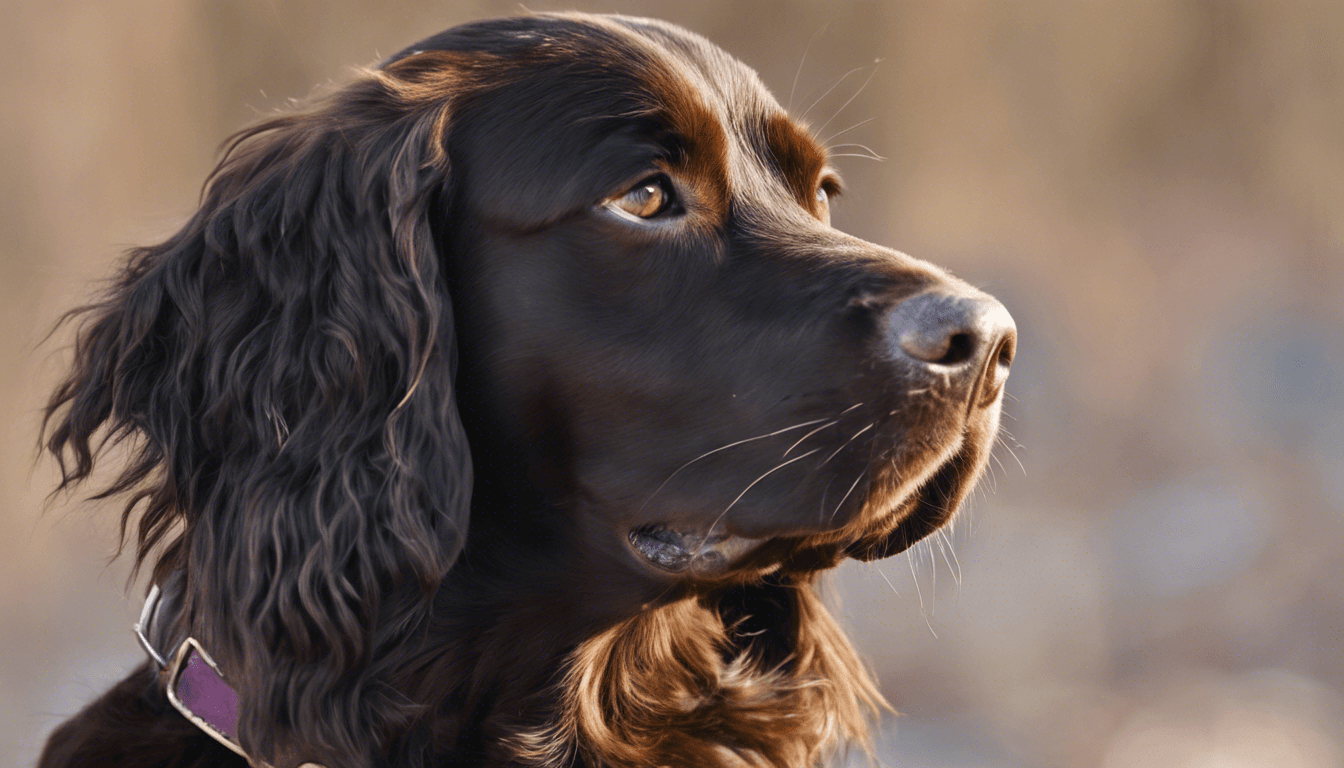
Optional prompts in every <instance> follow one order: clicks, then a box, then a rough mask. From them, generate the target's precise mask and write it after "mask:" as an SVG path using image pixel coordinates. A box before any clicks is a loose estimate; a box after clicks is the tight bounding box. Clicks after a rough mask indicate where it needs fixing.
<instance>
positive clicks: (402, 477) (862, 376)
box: [40, 14, 1017, 768]
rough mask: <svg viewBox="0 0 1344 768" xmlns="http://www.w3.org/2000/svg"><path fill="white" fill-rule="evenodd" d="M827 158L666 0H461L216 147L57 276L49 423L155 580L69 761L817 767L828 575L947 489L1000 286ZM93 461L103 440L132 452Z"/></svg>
mask: <svg viewBox="0 0 1344 768" xmlns="http://www.w3.org/2000/svg"><path fill="white" fill-rule="evenodd" d="M840 190H841V183H840V179H839V177H838V175H837V174H836V172H835V170H834V169H833V168H832V167H831V165H829V163H828V159H827V150H826V148H825V147H824V146H822V145H821V144H820V143H819V141H818V140H817V138H816V137H815V136H814V135H812V134H811V133H810V132H809V130H808V128H807V127H806V126H805V125H803V124H802V123H800V122H798V121H796V120H793V119H791V118H790V117H788V116H787V115H786V114H785V112H784V110H783V109H782V108H781V107H780V106H779V105H778V104H777V103H776V101H775V100H774V98H773V97H772V96H771V95H770V93H769V92H768V91H767V90H766V89H765V87H764V86H763V85H762V84H761V83H760V81H759V79H758V77H757V75H756V74H755V73H754V72H753V71H752V70H750V69H749V68H747V67H746V66H745V65H743V64H741V63H740V62H738V61H736V60H735V59H733V58H732V57H731V56H729V55H728V54H726V53H725V52H723V51H722V50H720V49H719V48H716V47H715V46H714V45H712V44H711V43H709V42H708V41H707V40H705V39H703V38H701V37H699V36H697V35H695V34H692V33H690V32H687V31H685V30H683V29H680V28H678V27H676V26H673V25H671V24H667V23H663V22H659V21H653V20H648V19H638V18H628V17H620V16H594V15H582V14H559V15H549V14H542V15H535V16H529V17H526V18H513V19H504V20H495V21H484V22H478V23H471V24H466V25H464V26H459V27H455V28H453V29H450V30H448V31H446V32H443V33H441V34H438V35H436V36H434V37H431V38H429V39H427V40H424V41H422V42H420V43H418V44H416V45H414V46H412V47H410V48H407V49H406V50H403V51H401V52H400V53H398V54H396V55H394V56H392V57H391V58H389V59H387V60H386V61H384V62H382V63H380V64H378V65H377V66H375V67H373V68H370V69H368V70H366V71H362V72H361V73H360V74H359V75H358V77H357V78H356V79H355V80H354V82H352V83H350V84H348V85H346V86H344V87H341V88H339V89H336V90H334V91H333V92H331V93H329V94H327V95H325V96H324V97H321V98H319V99H317V100H315V101H314V102H312V103H311V104H310V105H308V106H307V107H306V108H301V109H297V110H295V111H293V112H291V113H288V114H283V115H281V116H278V117H274V118H272V119H269V120H267V121H265V122H262V123H261V124H259V125H256V126H254V127H251V128H248V129H246V130H244V131H242V132H241V133H239V134H237V135H236V136H235V137H233V138H232V139H231V140H230V141H229V142H228V143H227V144H226V145H225V149H224V151H223V154H222V160H221V161H220V162H219V164H218V166H217V167H216V168H215V170H214V171H213V173H212V174H211V176H210V177H209V179H208V181H207V183H206V187H205V191H204V192H203V195H202V201H201V204H200V207H199V210H197V211H196V212H195V214H194V215H193V216H192V217H191V219H190V220H189V221H188V222H187V223H186V224H185V226H183V227H182V229H181V230H180V231H179V232H177V233H176V234H175V235H173V236H172V237H170V238H169V239H167V240H166V241H165V242H163V243H160V244H158V245H153V246H149V247H143V248H137V249H134V250H132V251H131V252H130V253H129V256H128V258H127V260H126V262H125V265H124V267H123V269H122V271H121V272H120V273H119V276H118V277H117V278H116V280H115V282H114V284H113V285H112V287H111V288H110V290H109V291H108V292H107V293H106V294H105V296H104V297H103V298H102V299H100V300H99V301H97V302H96V303H94V304H92V305H90V306H87V307H84V308H81V309H78V310H75V311H74V312H73V313H71V317H73V318H75V319H76V320H78V322H79V329H78V333H77V335H76V344H75V348H74V362H73V365H72V367H71V369H70V371H69V373H68V375H67V376H66V377H65V378H64V379H63V381H62V382H61V383H60V384H59V386H58V388H57V389H56V390H55V392H54V393H53V395H52V397H51V399H50V401H49V404H48V407H47V410H46V422H45V423H44V432H43V434H44V438H43V439H44V445H45V448H46V450H48V451H49V452H50V453H51V454H52V455H54V457H55V458H56V459H57V460H58V461H59V465H60V470H61V483H60V489H70V488H73V487H75V486H78V485H80V484H81V483H82V482H84V481H86V480H88V479H89V478H90V477H91V475H92V473H93V471H94V468H95V465H99V466H101V464H102V463H103V461H102V459H103V457H104V456H105V455H106V454H105V453H104V451H103V448H104V447H105V446H110V445H119V446H121V450H120V451H118V452H117V453H116V454H115V456H116V458H117V460H118V461H122V462H124V463H122V464H121V465H119V474H118V475H117V476H116V478H115V479H114V480H113V481H112V482H111V484H110V485H109V486H108V487H106V488H104V489H102V490H101V491H100V492H99V493H98V495H99V496H100V497H110V496H119V497H123V498H124V499H125V509H124V512H123V516H122V536H123V540H129V542H130V544H131V545H132V546H133V549H134V551H135V557H136V565H137V567H140V566H141V565H142V564H143V565H145V566H147V567H149V568H150V570H151V573H152V581H153V583H154V584H155V587H154V589H153V591H152V592H151V597H150V600H149V601H147V603H146V607H145V615H144V616H143V617H142V622H141V624H140V625H139V626H138V631H139V633H140V635H141V637H142V639H143V641H144V643H145V646H146V650H147V651H148V652H149V655H150V657H151V659H150V661H147V662H146V663H145V664H144V665H143V666H141V667H140V668H138V669H137V670H135V671H134V672H132V673H131V674H130V676H129V677H127V678H126V679H125V680H123V681H121V682H120V683H118V684H117V685H115V686H114V687H113V688H112V689H111V690H109V691H108V692H106V693H105V694H104V695H103V696H102V697H101V698H99V699H97V700H96V701H94V702H93V703H92V704H90V705H88V706H87V707H86V708H85V709H84V710H83V711H81V712H79V713H78V714H76V715H75V716H74V717H73V718H72V719H70V720H69V721H67V722H65V723H64V724H63V725H61V726H60V727H58V728H57V729H56V730H55V732H54V733H53V734H52V735H51V737H50V739H49V741H48V744H47V746H46V750H45V752H44V753H43V755H42V758H41V763H40V764H41V765H42V766H44V767H45V768H56V767H57V766H80V767H85V766H94V765H116V766H119V767H120V768H131V767H135V766H162V767H166V766H228V765H236V766H244V765H248V764H251V765H255V766H260V765H268V766H274V767H275V768H295V766H298V765H301V764H303V765H311V764H316V765H321V766H327V767H328V768H337V767H341V768H346V767H351V768H363V767H365V766H417V767H419V766H426V767H427V766H506V765H507V766H534V767H540V766H554V767H556V768H559V767H560V766H591V767H594V768H595V767H597V766H741V765H751V766H756V765H760V766H800V767H801V766H812V765H816V764H818V763H819V762H821V761H823V760H825V759H826V757H827V756H828V755H829V754H831V753H832V752H833V751H835V750H836V749H837V748H839V747H841V746H842V745H844V744H848V743H859V744H862V743H864V742H865V741H866V739H867V729H868V723H869V721H870V720H871V719H872V718H873V717H874V716H875V715H876V714H877V713H879V711H880V710H881V708H882V707H884V706H885V704H884V703H883V701H882V698H881V696H880V694H879V692H878V690H877V688H876V686H875V685H874V683H873V682H872V680H871V679H870V677H869V675H868V674H867V672H866V671H865V667H864V665H863V663H862V662H861V661H860V660H859V659H858V658H857V656H856V654H855V652H854V651H853V650H852V648H851V646H850V644H849V643H848V641H847V640H846V639H845V636H844V634H843V633H842V632H841V630H840V629H839V628H838V627H837V625H836V623H835V622H834V620H833V619H832V618H831V617H830V615H829V614H828V613H827V610H826V608H825V607H824V606H823V605H822V603H821V602H820V600H819V599H818V597H817V595H816V593H815V591H814V583H815V581H816V578H817V576H818V574H820V573H821V572H823V571H825V570H827V569H829V568H832V567H834V566H835V565H837V564H839V563H840V562H841V561H843V560H844V559H846V558H855V559H858V560H864V561H869V560H875V559H878V558H883V557H888V556H891V555H893V554H896V553H898V552H900V551H902V550H904V549H906V548H907V547H909V546H911V545H912V544H914V543H915V542H916V541H918V540H920V539H921V538H923V537H925V536H927V535H929V534H930V533H932V532H934V531H936V530H937V529H938V527H939V526H941V525H943V524H944V523H945V522H947V521H948V520H949V519H950V518H951V517H952V515H953V514H954V512H955V511H956V510H957V508H958V506H959V504H960V503H961V501H962V500H963V498H964V497H965V496H966V495H967V493H968V492H969V491H970V489H971V488H972V487H973V485H974V483H975V482H976V479H977V477H978V475H979V474H980V472H981V470H982V469H983V468H984V465H985V462H986V460H987V457H988V455H989V451H990V449H991V446H992V442H993V439H994V437H995V435H996V433H997V429H998V421H999V413H1000V408H1001V401H1002V393H1003V387H1004V382H1005V379H1006V377H1007V375H1008V370H1009V366H1010V364H1011V361H1012V357H1013V355H1014V352H1015V348H1016V343H1017V340H1016V330H1015V328H1014V325H1013V321H1012V318H1011V316H1010V315H1009V314H1008V312H1007V310H1005V309H1004V307H1003V306H1002V305H1001V304H1000V303H999V302H997V301H995V300H994V299H993V298H991V297H990V296H988V295H986V294H984V293H982V292H981V291H979V290H977V289H975V288H973V287H971V286H970V285H968V284H966V283H964V282H962V281H960V280H958V279H956V278H954V277H952V276H951V275H949V274H948V273H947V272H945V271H943V270H942V269H940V268H938V267H936V266H934V265H932V264H929V263H927V262H924V261H920V260H917V259H914V258H912V257H910V256H907V255H905V254H902V253H899V252H896V251H893V250H890V249H887V248H884V247H881V246H878V245H874V244H872V243H869V242H865V241H863V240H860V239H857V238H855V237H851V236H849V235H846V234H844V233H842V232H839V231H837V230H836V229H834V228H833V227H831V226H830V210H829V208H830V205H831V203H832V201H833V200H834V199H835V197H836V196H837V195H838V194H839V193H840ZM109 460H110V459H109Z"/></svg>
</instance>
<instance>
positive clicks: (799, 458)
mask: <svg viewBox="0 0 1344 768" xmlns="http://www.w3.org/2000/svg"><path fill="white" fill-rule="evenodd" d="M820 450H821V449H820V448H813V449H812V450H810V451H808V452H807V453H804V454H802V455H800V456H795V457H793V458H792V459H789V460H788V461H786V462H784V463H783V464H777V465H776V466H775V467H774V468H773V469H769V470H766V472H765V474H763V475H761V476H760V477H758V478H756V479H755V480H752V481H751V484H750V485H748V486H747V487H746V488H743V489H742V492H741V493H739V494H737V498H736V499H733V500H732V502H731V503H729V504H728V506H726V507H724V508H723V511H722V512H720V513H719V516H718V517H716V518H714V522H713V523H712V524H710V526H709V530H708V531H706V532H705V538H704V539H703V540H701V542H700V548H699V550H697V552H696V554H697V555H699V553H700V552H701V551H703V550H704V548H705V542H706V541H709V537H710V536H713V535H714V529H715V528H717V527H718V526H719V523H720V522H722V521H723V516H724V515H726V514H728V510H730V509H732V508H733V506H734V505H736V504H737V502H739V501H741V500H742V497H743V496H746V495H747V491H750V490H751V489H752V488H753V487H754V486H755V485H756V484H757V483H759V482H761V481H762V480H764V479H765V478H767V477H769V476H770V475H772V474H774V473H775V472H776V471H778V470H781V469H783V468H785V467H787V466H788V465H790V464H792V463H794V462H795V461H802V460H803V459H806V458H807V457H808V456H811V455H812V454H814V453H816V452H817V451H820Z"/></svg>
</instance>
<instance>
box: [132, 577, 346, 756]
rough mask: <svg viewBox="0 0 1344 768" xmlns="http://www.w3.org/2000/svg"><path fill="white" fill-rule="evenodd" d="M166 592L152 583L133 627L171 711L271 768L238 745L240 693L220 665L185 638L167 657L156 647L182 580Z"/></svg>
mask: <svg viewBox="0 0 1344 768" xmlns="http://www.w3.org/2000/svg"><path fill="white" fill-rule="evenodd" d="M166 585H167V587H168V591H167V592H166V593H165V592H164V591H163V590H160V589H159V585H158V584H154V585H152V586H151V587H150V589H149V594H148V595H147V596H146V597H145V605H144V607H143V608H141V609H140V620H139V621H137V622H136V623H135V637H136V639H137V640H139V641H140V646H141V647H142V648H144V649H145V653H146V654H148V655H149V658H150V661H152V662H154V664H155V665H156V666H157V667H158V668H159V678H160V679H161V680H162V681H163V684H164V688H165V689H166V692H167V694H168V701H169V703H171V704H172V705H173V708H174V709H176V710H177V711H178V712H181V713H182V716H183V717H185V718H187V720H189V721H191V723H192V724H193V725H195V726H196V727H197V728H200V729H201V730H202V731H205V733H206V735H207V736H209V737H210V738H212V739H214V740H215V741H218V742H219V743H220V744H223V745H224V746H226V747H228V748H229V749H231V750H233V751H234V752H236V753H237V754H239V755H241V756H242V757H243V758H244V759H245V760H247V761H248V763H250V764H251V765H254V766H257V768H271V766H270V765H269V764H268V763H266V762H265V761H262V760H257V759H255V758H253V757H251V756H250V755H248V754H247V752H246V751H245V750H244V749H243V746H242V744H240V743H239V741H238V702H239V696H238V691H236V690H234V689H233V687H232V686H230V685H229V684H228V683H227V682H226V681H225V680H224V673H223V672H221V671H220V669H219V665H218V664H216V663H215V660H214V659H212V658H210V654H209V653H206V650H205V648H203V647H201V644H200V642H198V641H197V640H196V638H194V637H190V636H188V637H187V638H185V639H184V640H182V641H181V642H180V643H178V644H177V647H176V649H175V650H174V651H173V653H172V657H171V658H167V657H165V656H164V655H163V654H162V653H161V652H160V651H159V648H161V647H163V646H165V645H167V644H168V643H167V642H165V641H167V635H168V633H169V630H170V628H171V626H172V624H173V623H174V619H175V618H176V614H177V613H178V612H179V611H180V609H181V589H180V587H181V578H180V577H179V575H178V574H173V576H172V577H170V579H169V581H168V582H166ZM299 768H322V766H320V765H318V764H316V763H304V764H303V765H301V766H299Z"/></svg>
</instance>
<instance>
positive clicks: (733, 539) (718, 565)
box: [629, 525, 764, 574]
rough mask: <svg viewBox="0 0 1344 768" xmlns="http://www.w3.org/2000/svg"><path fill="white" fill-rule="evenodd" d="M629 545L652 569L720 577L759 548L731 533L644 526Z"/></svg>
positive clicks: (759, 541)
mask: <svg viewBox="0 0 1344 768" xmlns="http://www.w3.org/2000/svg"><path fill="white" fill-rule="evenodd" d="M629 538H630V545H631V546H632V547H634V549H635V551H636V552H638V553H639V554H640V555H641V556H642V557H643V558H644V559H645V560H647V561H649V562H650V563H652V564H653V565H654V566H656V567H658V568H660V569H662V570H664V571H670V572H672V573H692V572H693V573H706V574H708V573H719V572H722V571H725V570H727V569H728V568H729V567H730V566H731V565H732V564H733V562H734V561H736V560H737V559H739V558H740V557H742V556H743V555H745V554H747V553H748V552H750V551H751V550H753V549H755V548H756V547H757V546H758V545H760V544H761V543H762V542H763V541H764V539H749V538H746V537H745V536H737V535H734V534H731V533H714V532H713V531H712V530H711V531H709V532H697V531H690V532H687V531H678V530H676V529H673V528H669V527H668V526H666V525H644V526H640V527H639V528H636V529H635V530H633V531H631V532H630V537H629Z"/></svg>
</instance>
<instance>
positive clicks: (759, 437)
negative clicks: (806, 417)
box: [639, 419, 826, 511]
mask: <svg viewBox="0 0 1344 768" xmlns="http://www.w3.org/2000/svg"><path fill="white" fill-rule="evenodd" d="M825 420H826V419H813V420H812V421H805V422H803V423H801V424H794V425H793V426H791V427H785V428H783V429H777V430H775V431H774V432H770V433H768V434H764V435H757V436H756V437H748V438H747V439H745V440H738V441H737V442H735V443H729V444H727V445H724V446H720V447H718V448H715V449H714V450H712V451H705V452H704V453H702V454H700V455H699V456H696V457H695V458H694V459H691V460H690V461H688V462H686V463H685V464H682V465H681V466H680V467H677V468H676V470H674V471H673V472H672V474H670V475H668V476H667V479H666V480H664V481H663V484H662V485H660V486H658V487H657V489H655V490H654V492H653V493H652V494H650V496H649V498H647V499H645V500H644V503H643V504H641V505H640V506H639V509H640V511H643V509H644V507H647V506H648V505H649V502H651V501H653V497H654V496H657V495H658V493H659V491H661V490H663V489H664V488H666V487H667V484H668V483H670V482H672V478H674V477H676V476H677V473H678V472H681V471H682V470H683V469H685V468H687V467H689V466H691V465H692V464H694V463H695V462H697V461H699V460H701V459H703V458H705V457H707V456H712V455H714V454H716V453H718V452H719V451H726V450H728V449H729V448H735V447H737V446H739V445H742V444H744V443H750V442H753V441H755V440H764V439H766V438H767V437H774V436H775V435H782V434H784V433H785V432H792V431H793V430H795V429H802V428H803V427H810V426H812V425H813V424H816V423H818V422H822V421H825Z"/></svg>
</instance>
